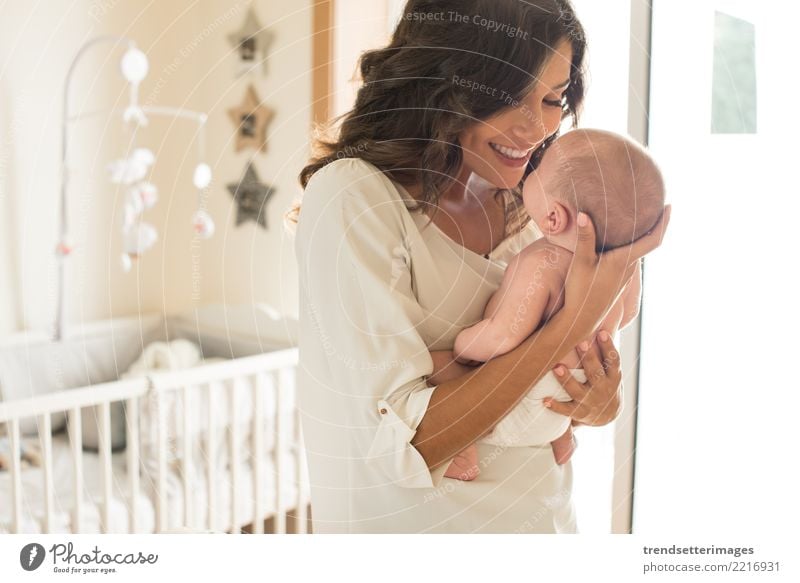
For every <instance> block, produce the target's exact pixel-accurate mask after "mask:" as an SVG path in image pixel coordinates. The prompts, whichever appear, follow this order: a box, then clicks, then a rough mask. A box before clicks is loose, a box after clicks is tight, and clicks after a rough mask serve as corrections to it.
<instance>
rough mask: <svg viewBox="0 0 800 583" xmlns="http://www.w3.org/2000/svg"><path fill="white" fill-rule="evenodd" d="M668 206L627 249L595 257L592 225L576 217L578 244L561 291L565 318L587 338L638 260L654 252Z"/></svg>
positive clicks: (664, 226) (582, 215) (663, 229)
mask: <svg viewBox="0 0 800 583" xmlns="http://www.w3.org/2000/svg"><path fill="white" fill-rule="evenodd" d="M671 211H672V206H671V205H666V206H665V207H664V212H663V213H662V214H661V218H660V219H659V220H658V222H657V223H656V225H655V226H654V227H653V228H652V229H651V230H650V232H648V233H647V234H646V235H644V236H643V237H640V238H639V239H637V240H636V241H634V242H633V243H631V244H630V245H626V246H625V247H618V248H616V249H613V250H611V251H606V252H603V253H600V254H598V253H597V252H596V250H595V248H596V241H597V237H596V235H595V230H594V224H593V223H592V220H591V218H590V217H589V215H587V214H586V213H579V214H578V243H577V246H576V248H575V256H574V257H573V260H572V264H571V265H570V269H569V273H568V274H567V280H566V282H565V284H564V285H565V290H564V295H565V298H564V307H563V308H562V309H561V310H560V312H561V311H565V312H566V314H565V316H568V317H570V319H571V321H572V322H573V323H575V324H578V325H579V326H580V327H581V328H582V329H585V330H586V334H585V335H584V337H586V336H589V335H590V334H591V332H592V331H593V330H594V329H595V327H596V326H597V325H598V324H599V323H600V322H601V321H602V320H603V318H604V317H605V315H606V313H607V312H608V310H609V309H610V308H611V306H612V305H613V304H614V302H615V301H616V300H617V298H618V297H619V295H620V293H622V290H623V289H625V286H626V285H627V283H628V282H629V281H630V280H631V277H633V275H634V273H635V271H636V265H637V263H638V261H639V259H641V258H642V257H644V256H645V255H647V254H648V253H650V252H651V251H653V250H654V249H657V248H658V247H659V246H660V245H661V242H662V241H663V240H664V234H665V233H666V230H667V226H668V225H669V219H670V213H671Z"/></svg>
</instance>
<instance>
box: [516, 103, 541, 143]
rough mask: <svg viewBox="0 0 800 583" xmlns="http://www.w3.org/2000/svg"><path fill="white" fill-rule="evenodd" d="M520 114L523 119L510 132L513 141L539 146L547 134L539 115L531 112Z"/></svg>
mask: <svg viewBox="0 0 800 583" xmlns="http://www.w3.org/2000/svg"><path fill="white" fill-rule="evenodd" d="M521 114H522V115H523V117H522V118H521V119H520V121H519V122H518V123H517V124H515V125H514V126H513V127H512V130H511V131H512V133H513V134H514V141H519V142H524V143H526V144H530V145H535V144H539V143H541V142H542V141H544V139H545V137H546V136H547V135H548V132H547V128H546V127H545V125H544V123H543V121H542V117H541V114H537V113H534V112H531V111H528V112H527V113H522V112H521Z"/></svg>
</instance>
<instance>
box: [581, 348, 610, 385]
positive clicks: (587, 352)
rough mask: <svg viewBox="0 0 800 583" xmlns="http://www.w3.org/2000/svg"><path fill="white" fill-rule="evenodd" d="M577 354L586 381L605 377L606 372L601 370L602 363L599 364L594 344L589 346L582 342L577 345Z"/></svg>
mask: <svg viewBox="0 0 800 583" xmlns="http://www.w3.org/2000/svg"><path fill="white" fill-rule="evenodd" d="M577 348H578V353H579V354H580V356H581V364H583V369H584V370H585V371H586V378H587V379H596V378H598V377H600V376H605V374H606V371H605V369H604V368H603V363H602V362H600V355H599V353H598V352H597V348H596V346H595V343H594V342H592V343H591V344H590V343H589V342H587V341H585V340H584V341H583V342H581V343H580V344H579V345H578V347H577Z"/></svg>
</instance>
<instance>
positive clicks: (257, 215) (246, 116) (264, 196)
mask: <svg viewBox="0 0 800 583" xmlns="http://www.w3.org/2000/svg"><path fill="white" fill-rule="evenodd" d="M228 40H229V41H230V43H231V45H233V47H234V50H235V53H236V56H237V60H238V66H237V76H242V75H246V74H247V75H250V74H252V73H253V72H254V71H256V70H257V69H258V63H259V61H258V59H257V58H256V57H257V56H258V57H259V58H260V62H261V71H262V72H265V71H266V63H267V48H268V47H269V45H270V44H271V43H272V41H273V35H272V33H271V32H270V31H268V30H267V29H266V28H264V27H263V26H262V25H261V23H260V22H259V20H258V17H257V16H256V13H255V10H254V8H253V7H252V6H251V7H250V9H249V10H248V12H247V16H246V17H245V19H244V22H243V23H242V25H241V27H240V28H239V29H238V30H237V31H235V32H232V33H231V34H229V35H228ZM228 116H229V118H230V120H231V122H232V123H233V125H234V127H235V128H236V137H235V150H236V152H237V153H238V152H240V151H242V150H248V149H254V150H255V151H256V152H262V153H264V152H266V151H267V126H268V125H269V123H270V122H271V121H272V119H273V118H274V117H275V113H274V112H273V111H272V110H271V109H270V108H268V107H266V106H265V105H263V104H262V102H261V99H260V98H259V96H258V93H257V92H256V88H255V87H254V86H253V84H252V83H251V84H249V85H248V86H247V89H246V91H245V96H244V99H243V100H242V102H241V104H239V105H238V106H236V107H232V108H230V109H228ZM227 188H228V191H229V192H230V193H231V196H233V200H234V203H235V204H236V225H237V226H239V225H240V224H242V223H244V222H246V221H254V222H255V223H256V224H257V225H259V226H261V227H263V228H265V229H266V228H267V215H266V211H265V205H266V203H267V200H268V199H269V198H270V196H272V195H273V194H274V193H275V188H274V187H272V186H270V185H268V184H265V183H262V182H261V180H260V179H259V177H258V174H257V172H256V169H255V164H254V162H253V161H252V160H251V161H250V162H248V164H247V166H246V167H245V171H244V174H243V175H242V177H241V178H240V179H239V181H238V182H232V183H230V184H228V185H227Z"/></svg>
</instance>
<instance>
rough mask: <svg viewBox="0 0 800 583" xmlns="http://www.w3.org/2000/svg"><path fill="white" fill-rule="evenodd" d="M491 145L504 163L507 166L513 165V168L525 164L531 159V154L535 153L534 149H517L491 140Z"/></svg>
mask: <svg viewBox="0 0 800 583" xmlns="http://www.w3.org/2000/svg"><path fill="white" fill-rule="evenodd" d="M489 146H490V147H491V148H492V151H493V152H494V153H495V155H496V156H497V158H498V159H499V160H500V161H501V162H502V163H503V164H505V165H506V166H511V167H512V168H519V167H520V166H525V165H526V164H527V163H528V161H529V160H530V159H531V154H532V153H533V150H532V149H531V150H516V149H514V148H509V147H508V146H503V145H500V144H495V143H494V142H489Z"/></svg>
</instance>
